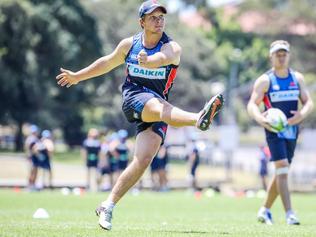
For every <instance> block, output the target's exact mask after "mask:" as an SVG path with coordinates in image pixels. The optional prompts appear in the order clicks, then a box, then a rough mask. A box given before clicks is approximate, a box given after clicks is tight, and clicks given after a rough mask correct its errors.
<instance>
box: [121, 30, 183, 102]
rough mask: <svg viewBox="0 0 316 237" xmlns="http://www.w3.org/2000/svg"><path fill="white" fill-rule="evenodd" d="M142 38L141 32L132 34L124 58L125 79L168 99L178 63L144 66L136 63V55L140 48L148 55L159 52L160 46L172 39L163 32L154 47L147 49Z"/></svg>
mask: <svg viewBox="0 0 316 237" xmlns="http://www.w3.org/2000/svg"><path fill="white" fill-rule="evenodd" d="M142 38H143V32H140V33H138V34H136V35H134V36H133V44H132V47H131V49H130V50H129V52H128V54H127V56H126V58H125V63H126V65H127V68H126V73H127V76H126V81H127V82H131V83H134V84H137V85H140V86H144V87H146V88H148V89H150V90H152V91H154V92H155V93H157V94H158V95H159V96H161V97H162V98H163V99H165V100H168V93H169V91H170V89H171V87H172V84H173V81H174V79H175V77H176V74H177V68H178V65H173V64H171V65H167V66H162V67H159V68H144V67H141V66H139V65H138V60H137V55H138V54H139V52H140V51H141V50H145V51H146V53H147V55H148V56H150V55H153V54H155V53H157V52H160V50H161V47H162V46H163V45H164V44H166V43H169V42H170V41H172V39H171V38H169V37H168V36H167V34H166V33H163V34H162V37H161V39H160V41H159V43H158V44H157V45H156V46H155V47H154V48H151V49H148V48H146V47H144V45H143V43H142Z"/></svg>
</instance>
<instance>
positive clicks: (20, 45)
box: [0, 0, 101, 144]
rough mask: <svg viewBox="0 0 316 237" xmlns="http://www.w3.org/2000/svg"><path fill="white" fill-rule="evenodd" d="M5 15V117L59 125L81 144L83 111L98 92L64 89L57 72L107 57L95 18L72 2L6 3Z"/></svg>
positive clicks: (0, 25)
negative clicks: (103, 56)
mask: <svg viewBox="0 0 316 237" xmlns="http://www.w3.org/2000/svg"><path fill="white" fill-rule="evenodd" d="M0 19H1V20H0V45H1V47H0V48H1V50H0V70H1V72H2V73H1V75H0V83H1V87H0V92H1V93H0V101H1V102H0V103H1V104H0V105H1V113H0V119H2V122H13V123H16V124H18V125H19V126H21V125H22V123H24V122H32V123H37V124H39V125H40V126H41V127H43V128H52V127H56V126H59V127H62V128H63V129H64V133H65V138H66V140H67V141H68V142H69V143H70V144H74V143H78V142H79V141H80V137H81V136H82V135H81V134H82V133H81V130H80V129H81V127H82V125H83V120H82V116H81V114H80V109H81V107H82V106H85V105H86V103H88V102H89V99H90V98H91V97H92V96H93V95H94V92H93V91H90V92H89V91H87V90H86V89H85V87H84V86H81V85H79V86H77V87H75V88H73V89H71V90H66V89H60V88H58V87H57V85H56V80H55V76H56V75H57V73H58V69H59V67H60V66H63V67H72V68H76V69H79V68H81V67H83V66H85V65H87V64H88V63H89V62H91V61H92V60H93V59H95V58H97V57H99V56H100V55H101V53H100V51H101V42H100V40H99V38H98V35H97V33H96V29H95V28H96V26H95V21H94V19H93V18H92V17H90V16H89V15H88V14H87V13H86V12H85V10H84V9H83V8H82V7H81V5H80V4H79V3H78V1H66V0H57V1H45V2H43V1H36V0H34V1H18V0H14V1H5V2H2V3H1V4H0ZM78 59H80V60H78ZM93 84H96V82H94V83H93Z"/></svg>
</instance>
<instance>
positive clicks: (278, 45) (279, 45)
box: [270, 43, 290, 55]
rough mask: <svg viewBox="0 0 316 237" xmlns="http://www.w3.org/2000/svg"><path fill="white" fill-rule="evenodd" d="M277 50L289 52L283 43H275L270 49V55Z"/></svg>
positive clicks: (288, 48)
mask: <svg viewBox="0 0 316 237" xmlns="http://www.w3.org/2000/svg"><path fill="white" fill-rule="evenodd" d="M279 50H285V51H287V52H290V46H289V45H287V44H284V43H276V44H275V45H273V46H272V47H271V48H270V55H271V54H273V53H275V52H277V51H279Z"/></svg>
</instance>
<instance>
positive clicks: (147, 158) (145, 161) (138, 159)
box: [135, 155, 152, 168]
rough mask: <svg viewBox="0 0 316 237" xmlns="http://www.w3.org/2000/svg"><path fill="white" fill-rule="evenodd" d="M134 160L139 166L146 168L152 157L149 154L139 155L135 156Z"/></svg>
mask: <svg viewBox="0 0 316 237" xmlns="http://www.w3.org/2000/svg"><path fill="white" fill-rule="evenodd" d="M135 161H136V162H137V163H138V164H139V165H140V166H142V167H144V168H147V167H148V166H149V165H150V163H151V161H152V157H151V156H150V155H147V156H141V157H139V156H137V157H135Z"/></svg>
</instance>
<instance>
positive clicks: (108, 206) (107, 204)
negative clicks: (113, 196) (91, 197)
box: [101, 201, 115, 210]
mask: <svg viewBox="0 0 316 237" xmlns="http://www.w3.org/2000/svg"><path fill="white" fill-rule="evenodd" d="M101 206H102V207H105V208H106V209H110V210H112V209H113V208H114V207H115V203H114V202H112V201H104V202H102V203H101Z"/></svg>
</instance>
